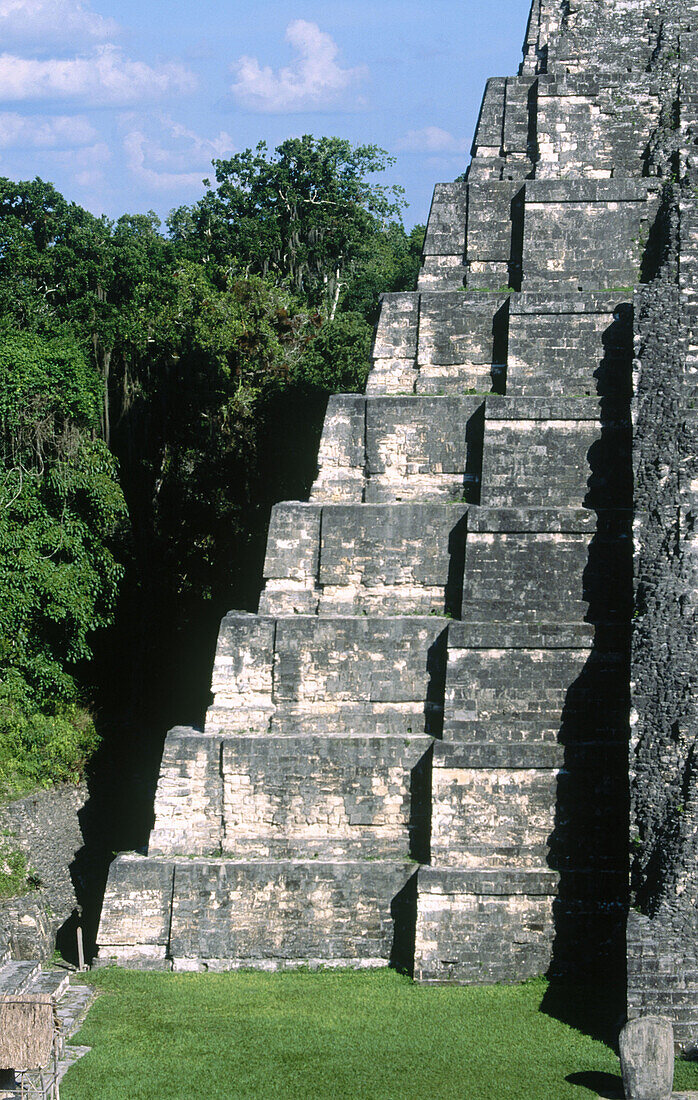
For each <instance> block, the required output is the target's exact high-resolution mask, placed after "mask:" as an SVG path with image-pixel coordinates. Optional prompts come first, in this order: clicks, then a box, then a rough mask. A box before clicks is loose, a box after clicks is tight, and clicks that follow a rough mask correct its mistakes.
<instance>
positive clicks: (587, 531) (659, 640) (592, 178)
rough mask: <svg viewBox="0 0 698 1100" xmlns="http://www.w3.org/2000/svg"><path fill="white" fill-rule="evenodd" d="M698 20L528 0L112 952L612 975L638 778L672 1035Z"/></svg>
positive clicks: (385, 315)
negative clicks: (511, 49) (516, 40)
mask: <svg viewBox="0 0 698 1100" xmlns="http://www.w3.org/2000/svg"><path fill="white" fill-rule="evenodd" d="M694 18H696V12H695V11H694V9H693V7H692V6H691V5H690V4H689V5H688V7H686V6H685V5H679V4H678V3H676V2H675V0H652V2H650V0H604V3H603V4H600V3H598V0H564V2H563V0H534V3H533V5H532V9H531V15H530V19H529V24H528V28H527V33H526V40H525V44H524V60H523V63H522V66H521V69H520V72H519V75H518V76H516V77H510V78H506V79H495V80H491V81H489V82H488V84H487V88H486V91H485V96H484V100H483V105H482V110H481V114H480V118H479V122H478V126H477V131H476V136H475V141H474V146H473V158H472V162H471V165H470V167H469V169H468V172H467V175H466V178H465V179H464V180H463V181H459V182H456V183H450V184H440V185H438V186H437V187H436V190H435V194H434V200H433V204H432V209H431V213H430V217H429V224H428V229H427V236H426V242H425V248H424V259H423V267H422V272H421V276H420V281H419V286H418V289H417V291H416V292H414V293H403V294H391V295H384V296H383V298H382V305H381V314H380V320H379V323H378V328H377V332H376V338H375V344H374V349H373V367H372V371H371V374H370V376H369V380H368V384H367V389H366V393H365V395H340V396H337V397H333V398H331V399H330V403H329V406H328V410H327V416H326V420H325V427H324V432H323V437H322V441H321V445H320V453H319V457H318V476H317V479H316V481H315V484H314V486H313V490H312V493H311V496H310V500H309V501H308V502H290V503H284V504H280V505H277V506H276V507H275V509H274V511H273V514H272V520H271V525H270V530H269V538H268V545H267V557H266V563H265V582H266V583H265V588H264V591H263V593H262V596H261V600H260V606H259V613H258V614H257V615H249V614H242V613H237V612H231V613H230V614H228V615H227V616H226V617H225V618H224V619H223V622H222V624H221V631H220V635H219V641H218V649H217V654H216V660H215V665H214V671H213V681H212V691H213V693H214V702H213V704H212V706H211V708H210V710H209V713H208V715H207V720H206V725H205V728H204V730H203V731H201V730H192V729H182V728H177V729H174V730H172V731H171V732H170V733H169V734H168V738H167V742H166V745H165V750H164V755H163V762H162V769H161V775H160V781H159V784H158V790H157V795H156V804H155V826H154V829H153V832H152V835H151V839H150V845H149V849H148V854H147V856H140V855H135V854H130V855H128V854H127V855H123V856H120V857H118V858H117V860H116V861H115V862H114V864H113V865H112V869H111V873H110V877H109V882H108V885H107V890H106V895H105V901H104V908H103V913H102V921H101V926H100V932H99V937H98V940H99V957H98V962H99V963H104V962H109V961H112V960H116V961H118V962H122V963H125V964H126V965H131V966H147V967H163V968H170V969H175V970H186V969H203V968H208V969H222V968H234V967H240V966H257V967H262V968H266V969H274V968H278V967H283V966H292V965H301V964H308V963H310V964H318V963H320V964H324V965H329V966H344V965H350V966H381V965H385V964H386V963H387V962H391V963H393V964H394V965H398V966H401V967H403V968H405V969H407V970H408V971H409V972H410V973H413V974H414V976H415V977H416V978H418V979H420V980H422V981H430V982H442V981H460V982H470V981H495V980H517V979H522V978H525V977H528V976H530V975H533V974H538V973H541V972H544V971H547V972H549V973H552V974H556V973H558V974H559V973H570V972H575V971H576V972H579V971H582V972H584V973H589V972H590V971H593V969H594V967H597V966H600V967H603V968H605V969H608V968H609V967H610V966H613V965H614V964H618V962H619V961H620V962H624V958H625V928H626V918H627V914H628V905H629V901H630V900H631V899H630V898H629V892H628V872H629V865H628V863H629V861H628V806H629V799H630V797H631V795H632V807H633V809H632V813H633V829H634V836H635V848H634V850H636V851H637V852H638V858H637V860H636V868H635V871H634V888H635V891H636V892H635V895H634V896H633V899H632V900H633V901H634V902H636V903H637V904H639V905H640V906H641V909H642V912H641V913H636V912H635V911H631V920H630V926H629V927H630V936H629V947H630V962H629V975H630V992H629V1006H630V1011H631V1012H637V1011H646V1010H647V1009H648V1008H653V1009H654V1008H657V1007H660V1008H661V1009H662V1010H663V1011H667V1010H668V1011H671V1012H672V1013H673V1015H674V1018H675V1019H676V1021H677V1023H679V1024H680V1026H679V1031H680V1035H679V1038H680V1040H681V1041H682V1042H683V1043H684V1045H686V1043H687V1042H688V1036H689V1032H691V1028H692V1026H693V1025H692V1021H693V1020H694V1019H696V1016H695V1014H693V1015H690V1013H689V1016H686V1015H685V1014H684V1015H683V1016H682V1015H681V1013H682V1012H684V1009H685V1008H686V1006H687V1005H690V1006H691V1011H693V1006H694V1005H696V1004H698V985H696V986H692V985H690V982H691V981H693V980H694V979H697V978H698V966H696V967H694V971H695V973H693V976H692V977H690V978H689V977H688V976H687V972H686V971H685V968H684V967H683V961H682V960H683V956H682V952H683V950H684V945H683V943H682V940H681V936H682V935H684V934H685V932H686V929H687V926H688V925H690V926H691V927H692V924H691V922H692V920H693V912H694V908H695V901H696V898H695V891H694V890H693V886H692V882H693V881H694V877H695V873H694V871H693V867H694V865H695V864H694V861H693V859H692V853H693V848H692V844H693V839H692V838H693V836H694V832H693V828H694V826H693V822H694V821H695V813H694V803H693V801H692V798H695V796H694V795H693V779H692V776H693V769H694V760H693V744H694V737H693V732H692V728H691V722H692V713H693V712H692V710H691V704H690V692H691V688H692V685H693V684H695V676H694V673H693V668H692V660H691V658H690V657H689V656H688V652H689V650H688V646H689V641H690V640H692V629H693V627H692V622H693V619H692V615H693V606H694V602H693V591H694V590H695V586H694V585H693V581H692V576H691V566H692V562H693V557H692V553H691V548H692V545H693V544H692V520H691V516H692V514H693V513H692V500H691V484H695V483H694V482H693V483H692V481H691V478H692V477H693V478H695V475H694V474H693V471H692V466H691V463H692V461H693V460H692V457H691V456H692V455H695V447H693V439H692V436H691V435H690V432H691V431H692V425H693V413H692V412H690V409H691V408H692V404H691V402H692V398H691V399H690V400H689V390H690V391H691V392H692V390H691V379H692V377H693V372H694V361H695V352H696V347H698V341H693V342H692V337H691V335H690V331H689V330H690V327H691V324H692V320H691V319H692V312H691V309H692V302H693V299H692V294H693V287H694V285H695V272H694V269H693V267H692V263H693V262H694V261H693V252H692V250H693V248H694V245H695V244H696V241H697V240H698V235H697V234H698V230H696V229H692V228H691V226H692V225H694V224H695V223H694V222H693V220H692V219H693V218H694V217H695V207H696V204H695V193H696V192H695V183H694V182H693V179H694V176H695V172H696V169H695V166H694V164H693V162H692V159H691V155H690V146H691V144H692V142H693V138H692V133H693V130H692V125H693V120H692V111H693V110H694V106H695V102H696V100H695V96H694V93H693V92H692V90H691V89H692V81H693V77H692V76H691V65H692V63H693V62H694V61H695V38H694V34H693V32H692V30H691V25H692V22H691V21H692V20H693V19H694ZM672 181H673V182H672ZM640 284H645V285H644V286H642V287H641V289H640V290H635V288H636V287H638V286H640ZM633 338H635V341H636V345H637V347H636V350H637V354H638V356H639V360H638V362H636V396H635V398H634V399H632V364H633ZM684 352H686V354H684ZM631 399H632V400H631ZM633 423H634V424H635V433H633ZM633 434H634V435H635V443H634V445H633ZM667 441H669V445H670V449H669V450H668V449H667V448H666V443H667ZM633 464H634V472H635V481H636V483H637V486H638V489H637V494H636V499H635V505H634V502H633V480H634V478H633ZM633 506H635V513H636V516H635V553H634V555H633V539H632V530H633ZM633 556H634V557H635V561H636V573H637V586H638V593H639V595H638V604H637V610H636V611H635V641H634V645H633V646H632V650H631V628H632V623H633V606H634V605H633V564H632V563H633ZM652 576H656V577H659V578H660V579H661V584H660V585H655V587H654V588H652V586H651V584H650V583H649V580H648V578H651V577H652ZM660 589H661V592H660ZM631 662H632V667H633V677H632V678H633V681H634V685H635V686H634V719H633V720H634V725H633V731H634V733H633V740H632V745H631V764H632V767H631V772H632V790H630V789H629V783H628V743H629V714H630V682H631ZM679 689H680V690H679ZM660 697H661V700H662V701H661V703H658V701H657V700H658V699H660ZM677 730H678V732H677ZM668 746H671V747H670V748H668ZM679 766H680V767H681V768H682V769H683V771H682V773H681V774H682V780H681V781H680V782H679V781H678V780H677V778H676V775H677V772H676V769H677V767H679ZM679 788H680V789H681V792H685V793H682V794H681V795H679V793H678V792H679ZM680 798H681V799H682V801H681V806H682V812H681V813H680V814H678V815H677V814H676V813H675V812H674V811H675V810H677V809H678V804H679V800H680ZM677 816H678V817H679V818H680V822H681V825H680V830H679V831H680V832H681V835H680V836H677V835H675V831H676V829H677V828H679V827H678V826H676V819H677ZM672 829H674V833H672V832H671V830H672ZM669 838H671V839H669ZM655 852H660V853H663V854H664V857H665V858H664V863H663V864H662V863H661V859H660V856H659V855H655V854H654V853H655ZM660 864H661V871H660V870H658V869H657V868H658V867H659V866H660ZM679 899H682V900H679ZM677 914H678V916H677ZM682 920H683V922H684V923H683V924H681V921H682ZM686 922H688V925H687V924H686ZM671 937H673V939H672V938H671ZM669 939H670V940H671V944H672V950H673V951H674V956H673V959H672V967H673V968H674V971H676V973H677V974H680V977H679V978H678V979H677V980H679V981H683V982H684V987H685V988H684V987H682V989H683V991H684V993H685V994H686V996H685V998H684V1000H683V1001H681V1000H680V999H674V1000H671V998H669V997H667V994H666V990H667V988H668V986H667V983H666V982H665V981H664V979H663V978H662V980H661V981H658V980H657V974H658V973H659V970H658V967H659V966H660V963H661V966H662V967H664V966H665V963H664V962H663V961H662V960H663V959H664V957H665V955H666V944H667V943H668V942H669ZM679 963H681V966H680V967H679ZM677 967H678V970H677V969H676V968H677ZM686 983H689V984H686ZM675 988H676V986H675V985H674V989H675ZM672 995H673V994H672ZM680 1021H683V1023H680ZM684 1025H685V1026H684ZM681 1028H683V1030H682V1031H681ZM677 1034H678V1033H677ZM691 1034H692V1032H691Z"/></svg>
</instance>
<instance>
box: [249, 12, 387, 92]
mask: <svg viewBox="0 0 698 1100" xmlns="http://www.w3.org/2000/svg"><path fill="white" fill-rule="evenodd" d="M286 40H287V41H288V42H290V43H291V45H292V46H293V47H294V49H295V51H296V54H297V57H296V58H295V60H294V61H293V62H292V63H291V64H290V65H288V66H287V67H285V68H283V69H279V70H278V72H274V70H273V69H272V68H271V67H270V66H268V65H265V66H264V67H263V68H262V67H261V66H260V64H259V61H258V60H257V58H256V57H240V58H239V59H238V61H237V62H236V63H235V65H234V66H233V68H234V71H235V73H236V75H237V81H236V82H235V83H234V84H233V85H232V92H233V95H234V96H235V98H236V99H237V100H238V101H239V102H240V103H241V104H242V105H243V106H245V107H249V108H250V109H251V110H253V111H278V112H286V111H302V110H308V109H311V110H312V109H314V108H315V109H316V108H324V107H327V106H329V105H330V104H334V103H335V102H336V100H337V99H338V97H339V96H340V95H341V93H342V92H346V91H347V89H349V88H350V87H351V86H352V85H353V84H355V83H356V82H357V81H358V80H361V79H362V78H363V77H365V75H366V69H365V68H364V67H363V66H361V67H359V68H355V69H342V68H340V66H339V65H338V64H337V54H338V52H339V50H338V48H337V45H336V43H335V42H334V41H333V39H332V38H331V37H330V35H329V34H326V33H325V32H324V31H321V30H320V28H319V27H318V25H317V23H308V22H307V21H306V20H305V19H296V20H294V22H293V23H289V25H288V27H287V28H286Z"/></svg>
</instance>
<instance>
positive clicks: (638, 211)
mask: <svg viewBox="0 0 698 1100" xmlns="http://www.w3.org/2000/svg"><path fill="white" fill-rule="evenodd" d="M658 192H659V185H658V184H657V182H656V181H652V180H643V179H637V178H625V179H624V178H617V179H592V178H587V179H584V178H581V179H580V178H553V179H534V180H530V179H529V180H522V179H517V180H497V181H493V180H482V181H480V180H478V181H477V182H467V183H466V182H463V183H454V184H439V185H437V187H436V189H435V192H434V201H433V203H432V209H431V214H430V219H429V226H428V229H427V236H426V240H425V244H424V263H423V267H422V272H421V275H420V280H419V287H418V288H419V290H436V289H437V288H438V289H453V290H457V289H458V287H459V286H462V285H466V286H467V287H468V289H474V288H477V287H480V288H482V289H490V290H499V289H507V288H513V289H515V290H541V289H544V288H546V287H548V288H549V287H551V286H552V285H554V286H555V289H556V290H558V289H563V290H564V289H571V290H589V291H598V290H609V291H610V290H613V289H617V288H619V287H622V288H627V287H631V286H633V285H634V284H635V283H637V282H639V281H640V264H641V258H642V244H641V241H642V238H643V237H644V236H646V233H647V231H648V229H649V225H650V224H651V222H652V220H653V216H654V212H655V210H656V207H657V203H658ZM561 240H564V241H565V242H566V248H565V249H562V250H561V249H560V246H559V243H560V241H561Z"/></svg>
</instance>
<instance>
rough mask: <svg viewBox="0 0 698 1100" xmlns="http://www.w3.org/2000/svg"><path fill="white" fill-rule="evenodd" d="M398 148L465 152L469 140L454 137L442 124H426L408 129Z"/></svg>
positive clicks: (419, 151)
mask: <svg viewBox="0 0 698 1100" xmlns="http://www.w3.org/2000/svg"><path fill="white" fill-rule="evenodd" d="M397 147H398V149H400V150H403V151H405V152H411V153H453V154H454V155H455V154H457V153H465V152H466V151H467V142H465V141H462V140H459V139H458V138H454V136H453V134H449V132H448V130H442V129H441V127H440V126H425V127H424V128H423V129H422V130H408V131H407V133H406V134H405V136H404V137H403V138H401V140H400V141H399V142H398V145H397Z"/></svg>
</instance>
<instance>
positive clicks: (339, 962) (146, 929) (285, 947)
mask: <svg viewBox="0 0 698 1100" xmlns="http://www.w3.org/2000/svg"><path fill="white" fill-rule="evenodd" d="M416 872H417V865H416V864H414V863H410V862H408V861H390V860H380V859H377V860H366V861H351V860H346V861H333V862H330V863H327V862H323V861H321V860H319V859H318V860H307V861H306V860H287V861H284V860H273V861H253V860H243V861H235V860H228V859H222V858H221V859H184V860H181V861H172V860H163V859H155V858H151V857H137V856H119V857H117V859H116V860H115V861H114V863H113V864H112V867H111V871H110V876H109V882H108V884H107V892H106V895H105V906H104V909H103V911H102V920H101V924H100V929H99V933H98V944H99V953H98V965H108V964H109V962H111V961H116V962H119V963H125V964H126V965H129V966H142V967H147V968H163V967H164V968H168V969H174V970H202V969H208V970H221V969H236V968H239V967H250V966H251V967H255V968H257V969H265V970H277V969H280V968H284V967H286V966H298V965H304V964H305V965H311V966H314V965H324V966H332V967H337V966H340V967H341V966H354V967H375V966H385V965H387V964H388V962H389V961H393V962H394V963H395V964H396V965H400V964H401V963H402V959H403V957H404V958H405V960H407V957H408V955H409V944H410V936H411V935H413V912H414V898H415V895H416V886H417V883H416ZM146 897H147V899H148V901H147V904H146V905H143V902H142V899H144V898H146ZM134 902H137V905H136V906H135V907H134ZM411 922H412V923H411Z"/></svg>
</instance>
